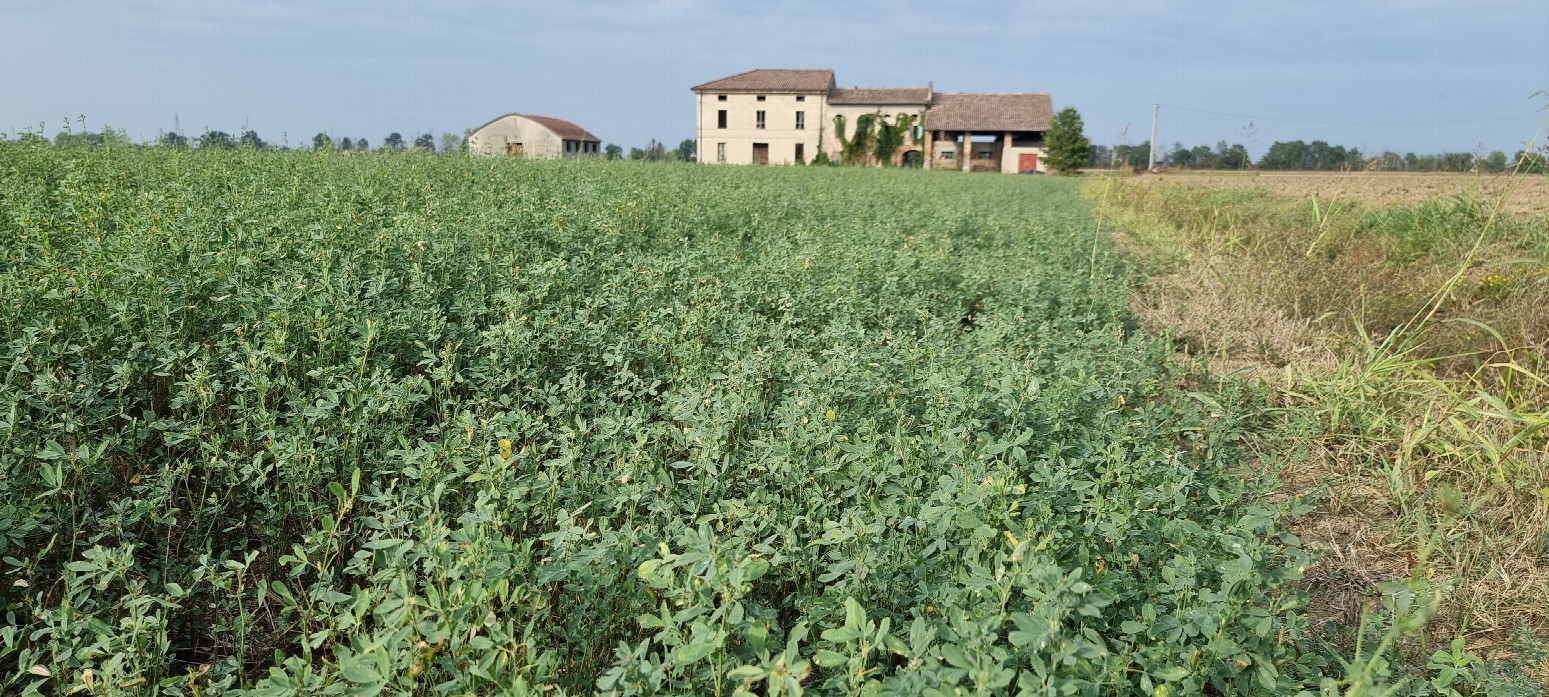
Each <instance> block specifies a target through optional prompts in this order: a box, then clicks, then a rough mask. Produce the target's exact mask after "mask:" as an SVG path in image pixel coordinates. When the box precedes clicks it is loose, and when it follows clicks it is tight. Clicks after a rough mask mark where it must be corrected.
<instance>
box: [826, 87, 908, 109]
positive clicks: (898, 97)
mask: <svg viewBox="0 0 1549 697" xmlns="http://www.w3.org/2000/svg"><path fill="white" fill-rule="evenodd" d="M828 103H829V104H919V105H921V106H923V105H926V104H929V103H930V88H929V87H839V88H835V89H834V90H832V91H830V92H829V93H828Z"/></svg>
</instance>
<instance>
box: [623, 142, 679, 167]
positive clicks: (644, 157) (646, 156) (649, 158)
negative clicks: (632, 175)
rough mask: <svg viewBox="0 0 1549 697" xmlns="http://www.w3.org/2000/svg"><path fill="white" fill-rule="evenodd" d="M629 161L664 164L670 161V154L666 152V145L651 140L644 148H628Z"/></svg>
mask: <svg viewBox="0 0 1549 697" xmlns="http://www.w3.org/2000/svg"><path fill="white" fill-rule="evenodd" d="M629 159H631V160H638V161H642V162H665V161H667V160H670V159H672V154H671V153H669V152H667V146H666V145H664V144H662V143H658V142H656V139H655V138H652V139H651V142H649V143H647V144H646V146H645V147H644V148H630V149H629Z"/></svg>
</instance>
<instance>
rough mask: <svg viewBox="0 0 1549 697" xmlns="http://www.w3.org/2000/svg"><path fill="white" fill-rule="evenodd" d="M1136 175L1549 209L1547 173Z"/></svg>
mask: <svg viewBox="0 0 1549 697" xmlns="http://www.w3.org/2000/svg"><path fill="white" fill-rule="evenodd" d="M1138 181H1148V182H1154V183H1163V184H1173V185H1176V184H1186V185H1190V186H1203V187H1210V188H1214V189H1236V188H1259V189H1264V190H1266V191H1268V192H1270V193H1273V194H1277V195H1280V196H1286V197H1289V198H1292V199H1306V198H1310V197H1312V196H1313V195H1314V194H1317V195H1318V196H1320V197H1321V198H1323V199H1325V200H1328V199H1334V198H1340V199H1346V200H1351V201H1358V202H1361V203H1364V204H1368V205H1374V206H1408V205H1415V204H1419V203H1424V202H1426V201H1431V200H1436V199H1450V198H1454V197H1467V198H1472V199H1476V200H1492V201H1493V200H1495V199H1497V198H1498V197H1501V196H1502V194H1505V193H1507V192H1508V191H1509V195H1508V196H1506V197H1505V198H1504V201H1505V205H1504V209H1503V210H1504V212H1506V213H1510V214H1518V213H1543V212H1545V211H1549V177H1543V176H1534V177H1515V178H1514V177H1513V176H1512V175H1511V174H1455V173H1447V172H1221V171H1193V170H1176V171H1169V172H1165V173H1162V174H1159V175H1157V176H1153V177H1142V178H1140V179H1139V180H1138Z"/></svg>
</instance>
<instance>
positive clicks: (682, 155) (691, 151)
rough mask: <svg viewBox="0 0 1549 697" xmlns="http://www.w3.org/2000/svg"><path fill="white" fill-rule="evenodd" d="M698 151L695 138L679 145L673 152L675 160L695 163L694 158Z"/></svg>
mask: <svg viewBox="0 0 1549 697" xmlns="http://www.w3.org/2000/svg"><path fill="white" fill-rule="evenodd" d="M697 150H698V144H697V143H695V142H694V139H693V138H690V139H688V140H685V141H683V142H681V143H678V148H677V149H676V150H673V151H672V155H673V157H674V158H676V159H679V160H682V161H684V162H693V161H694V156H695V155H696V154H697Z"/></svg>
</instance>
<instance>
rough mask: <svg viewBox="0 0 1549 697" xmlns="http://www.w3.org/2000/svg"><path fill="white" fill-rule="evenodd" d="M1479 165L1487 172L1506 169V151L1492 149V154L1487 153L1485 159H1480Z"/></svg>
mask: <svg viewBox="0 0 1549 697" xmlns="http://www.w3.org/2000/svg"><path fill="white" fill-rule="evenodd" d="M1479 167H1480V168H1481V169H1483V170H1484V171H1486V172H1504V171H1506V153H1504V152H1501V151H1499V150H1491V151H1490V154H1488V155H1485V156H1484V159H1482V160H1480V161H1479Z"/></svg>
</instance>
